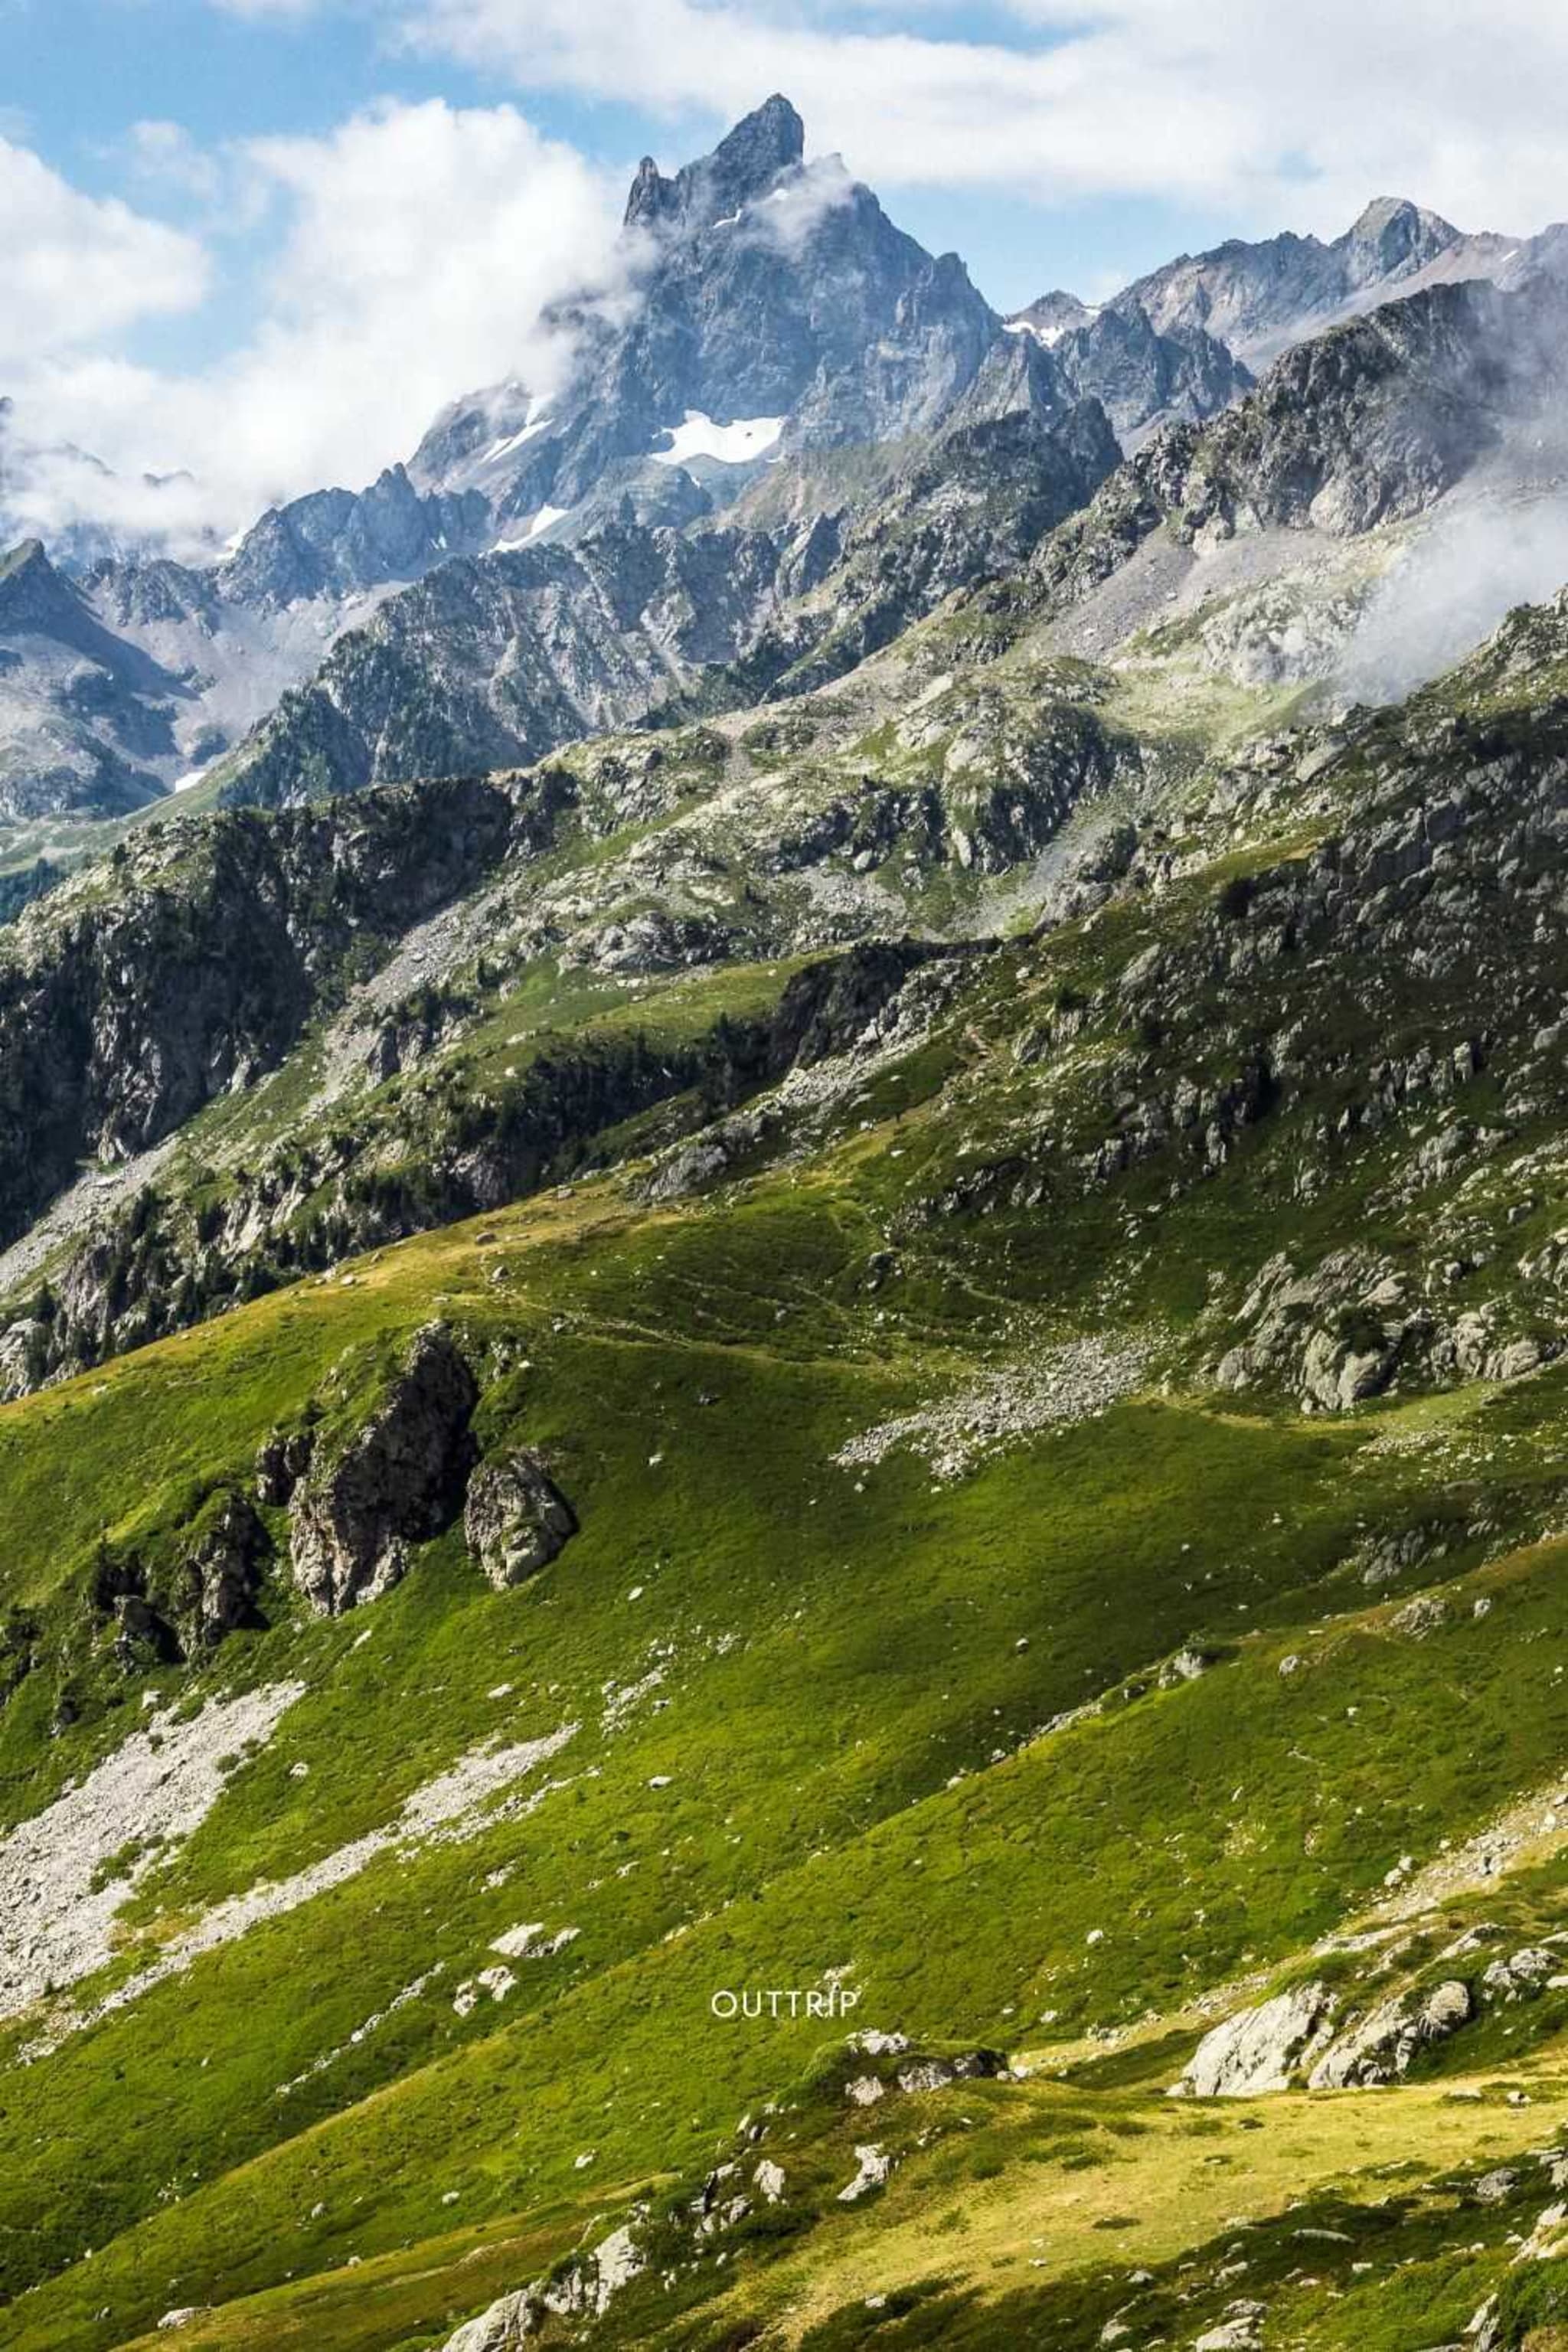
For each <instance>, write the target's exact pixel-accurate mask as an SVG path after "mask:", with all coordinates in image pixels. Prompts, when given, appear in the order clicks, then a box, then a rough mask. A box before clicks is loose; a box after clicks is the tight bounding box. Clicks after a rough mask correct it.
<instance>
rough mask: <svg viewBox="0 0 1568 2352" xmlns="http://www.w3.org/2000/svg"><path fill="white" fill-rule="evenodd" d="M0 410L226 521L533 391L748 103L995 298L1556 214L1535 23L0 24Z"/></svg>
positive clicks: (1081, 14) (770, 5)
mask: <svg viewBox="0 0 1568 2352" xmlns="http://www.w3.org/2000/svg"><path fill="white" fill-rule="evenodd" d="M0 42H3V44H4V47H3V50H0V54H3V55H4V57H5V65H6V73H5V81H4V85H3V88H0V250H4V251H5V256H6V263H5V301H4V302H3V303H0V391H9V392H10V393H12V394H13V395H14V396H15V397H16V401H17V404H18V413H19V415H25V416H26V419H27V420H28V422H29V425H30V426H31V428H32V430H33V431H35V432H36V433H38V434H40V435H42V434H45V433H49V434H52V435H54V436H58V437H59V438H61V439H64V438H69V439H71V440H74V441H79V442H80V443H82V444H83V445H84V446H88V447H90V448H92V449H94V450H97V451H100V452H102V453H103V454H104V455H105V456H106V457H108V459H109V461H110V464H111V465H113V466H114V467H117V468H120V469H123V470H125V471H126V472H128V473H131V472H134V471H135V470H136V469H138V468H140V467H144V466H145V467H157V468H160V469H163V468H168V467H177V466H189V467H191V468H192V470H193V471H194V472H195V473H196V474H197V475H198V476H199V478H201V480H202V481H203V483H204V484H205V485H206V486H207V488H208V491H209V493H210V496H211V499H212V500H213V502H214V505H215V510H216V509H220V508H226V509H230V510H232V511H235V512H237V514H238V515H239V516H240V517H241V519H243V518H244V510H245V509H247V507H249V508H254V506H255V504H256V503H257V502H258V501H259V500H261V499H266V498H270V497H274V496H279V495H287V494H289V493H290V492H291V491H292V490H295V489H298V488H307V487H310V486H311V485H312V484H313V483H315V482H319V481H321V480H322V479H325V478H337V479H343V478H350V479H353V478H364V477H365V476H366V475H367V474H368V473H370V472H372V471H374V469H375V468H376V467H378V466H379V465H380V464H382V463H384V462H387V461H389V460H390V459H392V458H394V457H397V456H399V455H402V454H405V452H406V451H407V449H409V448H410V447H411V446H412V445H413V442H414V440H415V439H416V438H417V436H418V433H419V431H420V429H421V428H422V426H423V425H424V423H425V422H426V419H427V417H428V415H429V414H430V413H431V412H432V410H433V409H434V408H435V407H436V406H437V404H439V403H440V402H441V401H442V400H445V399H446V398H448V397H452V396H455V395H456V394H458V393H459V392H462V391H465V390H468V389H471V388H473V386H474V385H475V384H476V383H482V382H485V381H490V380H494V378H496V377H499V376H500V375H501V374H503V373H521V374H524V375H527V374H529V373H530V372H531V370H532V369H533V368H534V367H535V366H537V365H539V364H541V363H542V362H541V358H540V353H539V352H538V350H537V348H536V344H535V341H534V339H533V334H532V325H533V320H534V319H535V318H536V316H537V311H538V308H539V305H540V304H541V303H542V302H544V301H547V300H549V299H552V297H553V296H554V295H555V294H557V293H559V292H561V291H563V290H564V289H566V288H567V287H569V286H572V285H574V284H578V283H581V282H582V280H583V278H584V277H585V276H592V275H593V273H594V272H595V271H596V270H600V269H603V268H605V266H606V264H607V263H608V260H609V255H610V243H611V239H612V238H613V233H614V227H615V221H616V214H617V212H618V208H619V203H620V199H621V196H622V194H623V192H624V187H625V182H626V174H627V173H628V171H629V169H630V167H631V166H632V164H633V163H635V162H636V159H637V157H638V156H639V155H640V154H641V153H643V152H653V153H655V154H656V155H658V158H659V160H660V161H661V163H664V164H666V166H667V167H668V166H670V165H673V164H675V163H679V162H681V161H682V160H684V159H685V158H686V157H688V156H689V155H691V154H693V153H697V152H702V150H703V149H704V148H706V147H707V146H709V145H710V144H711V143H712V141H713V139H714V138H715V136H717V135H718V134H719V133H720V132H721V131H722V130H723V129H724V128H725V127H727V125H728V124H729V123H730V122H731V121H734V120H735V119H736V118H737V117H738V116H739V115H740V114H741V113H742V112H744V111H745V110H747V109H748V108H750V107H751V106H753V105H755V104H756V103H758V102H759V101H760V100H762V99H763V97H765V96H766V95H767V94H768V93H769V92H770V91H771V90H773V89H783V90H784V91H785V92H786V93H787V94H788V95H789V96H790V97H792V98H793V99H794V100H795V103H796V104H797V105H798V106H799V107H800V109H801V111H802V113H803V114H804V115H805V121H806V126H807V134H808V142H809V145H810V148H811V149H812V150H813V151H815V152H831V151H834V150H837V151H839V152H842V153H843V154H844V156H845V159H846V161H847V163H848V165H849V167H850V169H851V170H852V171H853V172H855V173H857V174H858V176H860V177H862V178H864V179H866V180H867V181H868V182H869V183H870V184H871V185H872V186H874V187H875V188H876V189H877V190H878V192H879V194H881V196H882V197H883V200H884V202H885V203H886V205H887V206H888V209H889V211H890V212H891V213H892V215H893V216H894V217H895V219H897V220H898V221H900V223H901V224H902V225H903V226H905V227H907V228H908V229H910V231H911V232H912V233H913V234H914V235H915V236H918V237H919V238H920V239H921V242H922V243H923V244H925V245H926V246H928V247H931V249H933V250H943V249H947V248H949V247H952V248H956V249H957V250H958V251H959V252H960V253H962V254H963V257H964V258H965V260H966V261H967V262H968V263H969V265H970V268H971V270H972V272H973V276H974V278H975V279H976V282H977V283H978V284H979V285H980V287H981V288H982V289H983V291H984V292H985V293H986V294H987V295H988V296H989V298H990V299H991V300H992V301H993V302H994V303H995V304H996V305H997V306H998V307H999V308H1002V309H1012V308H1016V307H1018V306H1020V305H1021V304H1023V303H1024V302H1026V301H1027V300H1029V299H1032V298H1033V297H1034V296H1035V295H1037V294H1038V293H1040V292H1043V291H1045V290H1046V289H1048V288H1051V287H1054V286H1058V285H1064V286H1068V287H1070V288H1072V289H1074V290H1075V291H1078V292H1079V293H1081V294H1083V295H1085V296H1088V297H1089V298H1091V299H1092V298H1093V297H1095V296H1097V295H1102V294H1105V293H1108V292H1110V290H1111V289H1113V288H1114V287H1115V286H1117V285H1118V284H1121V283H1122V282H1124V281H1125V280H1126V279H1127V278H1131V277H1132V276H1135V275H1136V274H1137V273H1138V272H1140V271H1141V270H1142V269H1144V268H1150V267H1152V266H1153V265H1154V264H1156V263H1158V262H1159V261H1162V260H1163V259H1165V258H1167V257H1170V256H1171V255H1172V254H1173V253H1176V252H1178V251H1181V250H1183V249H1188V250H1194V249H1198V248H1201V247H1205V246H1207V245H1211V244H1214V243H1216V242H1218V241H1219V240H1220V239H1221V238H1222V237H1224V236H1227V235H1244V236H1258V235H1267V234H1269V233H1271V232H1272V231H1274V230H1276V229H1278V228H1280V227H1291V228H1295V229H1297V230H1300V231H1314V232H1316V233H1319V234H1321V235H1333V234H1335V233H1337V232H1338V231H1339V230H1340V229H1342V227H1344V226H1347V225H1348V223H1349V222H1350V221H1351V220H1352V218H1353V216H1354V215H1355V214H1356V212H1357V211H1359V210H1360V208H1361V206H1362V205H1363V204H1364V203H1365V202H1366V201H1367V200H1368V199H1369V198H1370V197H1372V196H1373V195H1375V194H1409V195H1412V196H1415V198H1416V199H1417V200H1419V201H1423V202H1426V203H1429V204H1431V205H1434V206H1435V207H1436V208H1437V209H1439V210H1442V211H1445V212H1447V214H1448V215H1449V216H1450V217H1451V218H1454V219H1456V220H1458V221H1459V222H1460V223H1461V225H1463V226H1478V227H1479V226H1490V227H1499V228H1505V229H1510V230H1517V231H1528V230H1529V229H1531V228H1534V227H1537V226H1542V224H1543V223H1544V222H1545V221H1546V220H1548V219H1552V218H1555V217H1558V216H1560V215H1562V214H1563V212H1565V211H1568V172H1565V170H1564V142H1563V135H1562V132H1561V130H1560V124H1559V115H1560V107H1559V100H1558V94H1559V93H1560V91H1561V90H1562V89H1563V87H1564V86H1565V84H1568V11H1564V10H1563V8H1562V6H1561V0H1487V5H1485V6H1484V7H1483V6H1482V5H1479V0H1376V5H1374V6H1373V8H1371V9H1369V8H1368V7H1367V5H1366V0H1315V5H1314V7H1313V9H1312V10H1311V11H1310V12H1308V11H1306V10H1303V9H1300V7H1297V6H1287V5H1281V0H1205V5H1204V6H1203V7H1202V8H1201V9H1194V8H1193V7H1192V5H1191V0H975V4H974V5H955V0H0ZM475 372H478V373H475Z"/></svg>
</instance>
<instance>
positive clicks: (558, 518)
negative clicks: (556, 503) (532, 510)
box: [496, 506, 572, 550]
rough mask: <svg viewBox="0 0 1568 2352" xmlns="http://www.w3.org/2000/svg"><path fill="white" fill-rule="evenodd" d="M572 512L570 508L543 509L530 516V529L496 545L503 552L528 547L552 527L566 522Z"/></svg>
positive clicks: (548, 507) (547, 507)
mask: <svg viewBox="0 0 1568 2352" xmlns="http://www.w3.org/2000/svg"><path fill="white" fill-rule="evenodd" d="M571 511H572V509H571V508H570V507H551V506H543V507H541V508H540V509H539V512H538V513H537V514H535V515H530V517H529V519H528V529H527V530H520V531H519V532H518V533H517V534H516V536H515V537H514V538H511V539H498V540H497V541H496V545H497V546H498V547H499V548H500V549H502V550H510V549H511V548H514V547H526V546H527V545H528V544H529V542H530V541H531V540H535V539H538V538H540V537H541V536H542V534H543V533H544V532H545V531H547V530H550V529H551V528H552V525H554V524H555V523H558V522H563V521H564V520H565V518H566V517H567V515H569V514H570V513H571Z"/></svg>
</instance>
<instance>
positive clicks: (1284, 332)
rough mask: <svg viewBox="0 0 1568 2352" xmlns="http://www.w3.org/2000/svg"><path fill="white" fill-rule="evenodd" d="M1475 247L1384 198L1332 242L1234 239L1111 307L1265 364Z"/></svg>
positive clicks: (1177, 263)
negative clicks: (1203, 336) (1197, 333)
mask: <svg viewBox="0 0 1568 2352" xmlns="http://www.w3.org/2000/svg"><path fill="white" fill-rule="evenodd" d="M1468 242H1469V241H1468V240H1465V239H1462V238H1461V236H1460V232H1459V231H1458V229H1457V228H1455V227H1453V226H1452V225H1451V224H1450V223H1449V222H1447V221H1445V220H1442V219H1440V218H1439V217H1438V215H1436V213H1429V212H1425V211H1423V210H1421V209H1420V208H1419V207H1418V206H1417V205H1413V204H1410V203H1407V202H1405V200H1403V199H1401V198H1397V197H1384V198H1380V199H1378V200H1377V201H1376V202H1374V203H1373V204H1371V205H1368V206H1367V208H1366V210H1365V211H1364V212H1363V214H1362V215H1361V217H1360V219H1359V220H1357V221H1356V222H1355V223H1354V224H1353V225H1352V227H1350V228H1349V229H1347V230H1346V231H1345V233H1344V235H1343V236H1339V237H1336V238H1334V239H1333V241H1332V242H1331V243H1330V244H1324V243H1322V242H1321V240H1320V239H1319V238H1317V237H1315V236H1294V235H1292V234H1291V233H1289V231H1287V232H1286V233H1285V234H1284V235H1282V236H1273V237H1268V238H1266V239H1265V240H1264V241H1263V242H1262V243H1260V244H1256V245H1249V244H1247V242H1246V241H1245V240H1244V239H1242V238H1240V237H1232V238H1231V239H1229V240H1228V241H1227V242H1226V244H1224V245H1220V246H1216V247H1214V248H1213V249H1212V250H1211V251H1209V252H1207V253H1200V254H1195V255H1194V254H1183V255H1181V256H1180V257H1178V258H1177V259H1176V260H1174V261H1171V262H1167V263H1166V264H1165V265H1164V266H1163V268H1159V269H1156V270H1152V271H1151V272H1150V273H1149V275H1148V276H1147V277H1144V278H1137V279H1135V280H1134V282H1133V283H1132V284H1131V286H1129V287H1127V288H1126V289H1124V290H1123V291H1122V292H1121V294H1119V295H1116V296H1115V297H1114V298H1113V300H1112V304H1111V307H1112V308H1114V309H1117V310H1132V309H1134V308H1136V309H1139V310H1142V311H1144V312H1145V313H1146V314H1147V316H1148V318H1149V320H1150V321H1151V323H1152V326H1153V327H1154V328H1155V329H1156V330H1157V331H1159V332H1160V333H1162V334H1166V333H1170V332H1173V331H1181V330H1192V329H1198V330H1201V331H1204V332H1205V333H1207V334H1209V335H1212V336H1215V337H1217V338H1218V339H1219V340H1220V341H1223V342H1224V343H1225V344H1226V346H1227V347H1228V348H1229V349H1230V350H1231V351H1232V352H1235V353H1236V354H1237V356H1238V357H1239V358H1241V359H1243V360H1245V361H1248V362H1252V363H1254V364H1258V363H1260V362H1263V363H1266V362H1268V360H1270V359H1272V358H1274V357H1275V356H1276V355H1277V354H1278V353H1279V352H1280V351H1281V350H1282V349H1284V348H1285V347H1286V346H1287V345H1288V344H1289V343H1293V342H1298V341H1300V340H1301V339H1302V338H1303V337H1304V336H1307V335H1311V334H1316V333H1319V332H1321V330H1322V329H1323V328H1324V327H1326V326H1328V325H1329V324H1331V322H1332V321H1333V320H1335V319H1336V318H1338V317H1340V316H1342V314H1343V313H1344V312H1345V311H1346V310H1349V309H1351V308H1352V307H1357V308H1364V307H1368V305H1369V303H1370V302H1372V301H1386V300H1391V299H1396V298H1397V296H1398V295H1399V294H1400V293H1401V292H1402V291H1408V290H1410V289H1411V287H1412V284H1413V281H1415V280H1417V279H1418V278H1420V275H1421V273H1422V272H1423V271H1425V270H1427V269H1429V268H1432V267H1433V265H1435V264H1436V263H1438V262H1439V261H1440V260H1441V259H1442V257H1444V256H1445V255H1446V254H1447V253H1448V252H1449V251H1450V250H1451V249H1453V248H1455V247H1459V246H1461V245H1462V244H1465V243H1468ZM1497 242H1498V243H1499V244H1500V243H1501V242H1502V240H1497ZM1474 274H1475V275H1476V276H1478V277H1479V276H1482V275H1484V274H1486V272H1485V271H1484V270H1483V269H1481V268H1477V269H1476V270H1475V272H1474Z"/></svg>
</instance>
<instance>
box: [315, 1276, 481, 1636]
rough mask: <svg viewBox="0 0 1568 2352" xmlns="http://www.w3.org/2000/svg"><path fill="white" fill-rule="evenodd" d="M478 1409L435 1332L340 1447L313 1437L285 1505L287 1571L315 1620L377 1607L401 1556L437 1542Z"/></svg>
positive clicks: (466, 1462)
mask: <svg viewBox="0 0 1568 2352" xmlns="http://www.w3.org/2000/svg"><path fill="white" fill-rule="evenodd" d="M478 1399H479V1389H478V1385H477V1383H476V1382H475V1380H474V1376H473V1374H472V1372H471V1371H470V1370H469V1369H468V1364H467V1362H466V1361H465V1360H464V1358H463V1354H462V1351H461V1349H459V1348H458V1345H457V1343H456V1341H455V1340H454V1339H453V1337H452V1334H451V1333H450V1332H449V1331H448V1330H447V1329H446V1328H445V1327H444V1326H443V1325H441V1324H439V1323H432V1324H427V1325H426V1327H425V1328H424V1329H423V1330H421V1331H419V1332H417V1333H416V1336H415V1339H414V1341H413V1343H412V1345H411V1346H410V1348H409V1349H408V1351H407V1354H406V1355H405V1358H404V1360H403V1361H402V1363H401V1364H400V1365H399V1366H398V1368H397V1370H395V1372H394V1373H393V1375H392V1377H391V1379H390V1380H389V1381H388V1382H387V1385H386V1387H385V1390H384V1392H383V1394H382V1395H381V1396H380V1397H379V1399H378V1400H377V1402H376V1403H375V1405H374V1408H373V1410H372V1411H371V1412H370V1414H369V1416H368V1418H367V1419H365V1420H364V1421H363V1423H361V1424H360V1426H359V1427H358V1428H357V1429H356V1430H355V1431H354V1432H353V1434H352V1435H351V1436H349V1437H348V1438H347V1440H346V1441H344V1442H339V1443H334V1442H333V1440H332V1439H331V1437H330V1436H328V1435H327V1434H326V1433H325V1432H324V1431H322V1432H319V1433H317V1435H316V1438H315V1441H314V1444H313V1445H312V1448H311V1456H310V1468H309V1470H308V1471H307V1472H306V1474H305V1475H304V1477H303V1478H302V1479H301V1480H300V1484H299V1486H297V1487H296V1488H295V1490H294V1493H293V1496H292V1497H291V1499H290V1502H289V1562H290V1566H291V1569H292V1571H293V1577H294V1581H295V1583H296V1584H297V1585H298V1586H299V1588H300V1592H301V1593H302V1594H303V1595H304V1597H305V1600H306V1601H307V1603H308V1604H309V1606H310V1608H311V1609H313V1610H314V1611H315V1612H316V1613H317V1614H318V1615H319V1616H323V1617H341V1616H342V1614H343V1613H344V1612H345V1611H347V1610H350V1609H355V1608H358V1607H360V1606H362V1605H363V1603H365V1602H367V1601H376V1600H379V1599H380V1597H381V1595H382V1594H383V1593H384V1592H387V1591H390V1590H391V1589H392V1587H393V1586H394V1585H395V1583H397V1582H398V1581H399V1580H400V1579H401V1578H402V1577H403V1575H404V1574H405V1570H406V1569H407V1565H408V1551H407V1547H408V1545H409V1544H410V1543H420V1542H425V1541H427V1540H428V1539H429V1538H430V1537H432V1536H436V1535H439V1534H440V1532H441V1530H442V1528H445V1527H447V1526H449V1525H450V1523H451V1521H452V1520H453V1518H454V1517H456V1516H457V1513H458V1509H459V1508H460V1507H461V1504H462V1498H463V1493H464V1489H465V1486H466V1483H467V1479H468V1469H469V1466H470V1465H471V1463H472V1460H473V1452H474V1447H473V1440H472V1437H471V1436H470V1434H469V1430H468V1423H469V1421H470V1420H471V1418H472V1415H473V1410H474V1406H475V1404H476V1403H477V1402H478Z"/></svg>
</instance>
